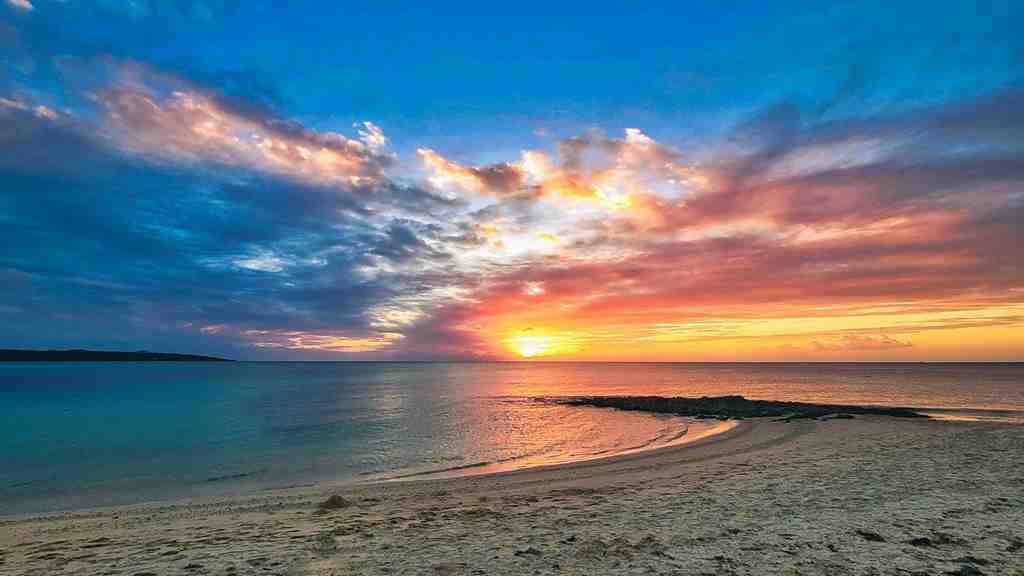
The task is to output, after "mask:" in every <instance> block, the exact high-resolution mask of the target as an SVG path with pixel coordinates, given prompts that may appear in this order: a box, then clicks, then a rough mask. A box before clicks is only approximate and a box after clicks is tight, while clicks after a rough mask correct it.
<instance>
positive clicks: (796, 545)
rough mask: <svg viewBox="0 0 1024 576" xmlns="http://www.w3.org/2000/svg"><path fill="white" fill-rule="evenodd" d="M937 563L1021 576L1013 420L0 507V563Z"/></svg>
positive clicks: (341, 569)
mask: <svg viewBox="0 0 1024 576" xmlns="http://www.w3.org/2000/svg"><path fill="white" fill-rule="evenodd" d="M335 493H337V494H341V495H342V496H343V497H344V498H345V499H346V501H347V502H349V503H350V504H349V505H347V506H345V507H343V508H341V509H338V510H334V511H331V512H329V513H323V514H319V513H317V512H316V507H317V504H318V503H320V502H322V501H323V500H324V499H325V498H326V497H327V496H328V495H329V494H335ZM945 573H952V574H1020V575H1024V426H1015V425H1008V424H992V423H978V422H938V421H907V420H898V419H892V418H887V417H858V418H856V419H853V420H828V421H813V420H812V421H799V422H790V423H781V422H766V421H750V422H744V423H742V424H741V425H740V426H738V427H736V428H734V429H732V430H730V431H728V432H725V433H723V434H720V435H718V436H714V437H711V438H706V439H704V440H700V441H697V442H695V443H693V444H690V445H684V446H679V447H672V448H666V449H662V450H657V451H652V452H644V453H638V454H631V455H626V456H620V457H616V458H611V459H606V460H598V461H590V462H583V463H576V464H569V465H562V466H556V467H551V468H542V469H530V470H523V471H518V472H510V473H503V474H497V475H490V476H476V477H462V478H455V479H445V480H420V481H415V482H391V483H384V484H375V485H361V486H335V487H329V486H318V487H306V488H292V489H288V490H279V491H273V492H266V493H263V494H260V495H258V496H248V497H239V498H235V499H222V500H219V501H190V502H182V503H174V504H165V505H145V506H134V507H122V508H113V509H105V510H98V511H90V512H74V513H64V514H56V515H48V516H45V517H40V518H16V519H10V518H8V519H5V520H0V574H4V575H6V574H41V575H42V574H45V575H49V574H111V575H113V574H123V575H128V576H131V575H136V576H138V575H162V574H289V575H299V574H339V575H340V574H389V575H391V574H427V575H442V574H481V575H482V574H945Z"/></svg>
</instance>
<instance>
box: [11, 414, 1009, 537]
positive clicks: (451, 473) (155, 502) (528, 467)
mask: <svg viewBox="0 0 1024 576" xmlns="http://www.w3.org/2000/svg"><path fill="white" fill-rule="evenodd" d="M735 399H739V400H740V401H741V402H742V403H743V404H755V405H756V404H762V405H769V408H770V409H771V410H776V409H779V407H783V408H786V407H792V406H808V407H812V408H815V409H821V408H823V407H825V408H828V409H829V410H826V411H825V412H820V411H816V412H813V413H812V414H811V415H809V416H808V415H799V414H798V415H796V416H792V415H791V416H788V417H785V418H782V419H781V420H780V421H784V422H790V421H799V420H802V419H806V418H809V419H812V420H828V419H831V418H833V417H836V416H837V415H838V417H839V418H845V417H847V416H846V415H845V411H848V410H849V409H853V410H855V411H856V410H868V412H863V413H860V414H859V415H858V416H857V417H859V418H863V417H864V416H865V415H867V416H870V415H872V414H874V415H876V416H877V415H882V416H884V417H892V418H904V417H906V415H905V413H907V412H911V411H912V412H914V413H916V414H914V417H921V419H931V420H933V421H941V422H978V423H995V424H1002V423H1010V424H1016V425H1022V424H1024V412H1022V411H1014V410H993V409H971V408H918V407H896V408H893V407H888V406H869V405H865V406H852V405H826V404H805V403H798V402H782V401H765V400H747V399H746V398H743V397H742V396H727V397H705V398H679V397H660V396H648V397H630V396H567V397H551V398H546V397H545V398H534V400H536V401H541V402H551V403H557V404H566V405H570V406H575V407H579V408H589V409H593V408H600V409H606V410H624V411H635V412H644V413H647V414H650V415H651V416H653V417H664V418H684V419H686V420H689V425H692V424H695V423H708V427H707V428H703V429H701V430H699V431H698V432H697V433H696V434H691V433H690V431H689V429H687V431H686V432H685V433H684V434H682V435H681V436H679V437H677V438H675V439H674V440H672V441H670V442H667V443H664V444H657V445H654V446H646V445H645V446H641V447H634V448H626V449H622V450H619V451H616V452H614V453H612V454H596V455H584V456H582V457H578V458H573V459H571V460H565V461H556V462H545V461H543V458H541V459H538V460H539V461H538V462H536V463H529V461H530V459H529V458H528V457H523V458H514V459H511V460H509V461H507V462H486V463H475V464H466V465H460V466H455V467H452V468H446V469H440V470H422V471H409V470H415V469H409V468H406V469H405V470H406V471H404V472H403V470H402V469H399V470H393V471H388V472H377V473H371V474H368V475H365V476H354V477H345V478H342V479H337V478H318V479H310V480H308V481H303V480H301V479H299V480H296V481H295V482H290V483H287V484H272V483H260V482H253V483H245V484H239V485H236V486H234V487H233V488H234V490H231V489H228V490H227V491H225V492H220V493H211V494H204V495H183V496H171V497H168V498H159V499H150V500H142V501H137V502H126V503H113V504H99V505H81V506H76V505H72V506H69V507H65V508H54V509H44V510H39V511H28V512H15V513H10V514H6V513H3V511H2V510H0V525H2V524H3V523H4V521H8V520H17V519H28V518H34V517H39V518H47V517H51V516H60V515H68V514H75V513H102V512H105V511H112V510H118V509H125V508H135V507H162V506H174V505H189V504H203V503H211V502H212V503H220V502H225V501H234V500H245V499H247V498H250V497H260V496H262V495H266V494H273V493H275V492H281V491H290V490H295V489H309V490H326V489H335V490H345V489H346V488H348V487H354V486H373V485H376V484H389V483H404V482H420V481H422V482H426V481H445V480H454V479H458V478H468V477H488V476H494V475H504V474H515V473H519V472H529V471H534V470H544V469H558V468H562V467H571V466H574V465H576V464H586V463H591V462H597V461H606V460H615V459H618V458H622V457H628V456H632V455H637V454H645V453H650V452H658V451H662V450H671V449H674V448H680V447H686V446H688V445H690V444H692V443H694V442H698V441H701V440H704V439H707V438H709V437H711V438H713V437H716V436H718V435H721V434H724V433H727V432H729V431H730V430H732V429H734V428H736V427H741V426H742V425H743V424H745V423H749V422H751V421H757V420H759V419H761V420H766V421H773V420H779V419H780V417H781V416H782V414H775V415H774V416H764V415H755V416H753V417H751V416H748V415H745V411H746V410H747V407H746V406H742V407H741V408H740V409H739V410H735V407H734V406H731V405H729V404H728V402H727V404H726V405H725V408H724V409H723V410H722V411H720V412H717V413H711V414H701V415H697V412H676V411H673V408H672V407H671V404H672V403H673V402H675V401H683V402H684V403H685V404H686V408H685V409H686V410H689V409H690V407H689V403H691V402H697V403H698V404H699V405H700V404H701V402H703V401H706V400H711V401H719V400H726V401H733V400H735ZM637 400H640V401H647V402H648V404H647V405H643V406H639V407H636V406H630V407H624V406H622V405H619V404H620V402H626V403H629V402H636V401H637ZM652 401H653V403H652ZM665 403H668V404H669V405H670V406H669V407H665V406H664V404H665ZM874 409H879V410H881V412H878V413H873V412H870V410H874ZM894 410H895V412H893V411H894ZM855 413H856V412H855ZM746 414H749V412H746ZM894 414H895V415H894ZM236 476H237V477H239V478H241V477H244V476H249V474H242V475H233V476H231V477H229V478H234V477H236ZM215 480H220V479H219V478H217V479H212V480H208V481H215Z"/></svg>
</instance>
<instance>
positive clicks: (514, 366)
mask: <svg viewBox="0 0 1024 576" xmlns="http://www.w3.org/2000/svg"><path fill="white" fill-rule="evenodd" d="M588 394H592V395H613V394H657V395H672V396H702V395H724V394H742V395H744V396H747V397H748V398H762V399H775V400H801V401H810V402H830V403H848V404H878V405H899V406H914V407H927V408H932V409H935V410H932V411H931V412H932V413H933V414H935V415H939V416H941V417H948V418H962V417H967V418H987V419H997V420H1011V421H1012V420H1018V421H1020V420H1022V418H1021V414H1024V364H637V363H623V364H610V363H609V364H601V363H493V364H491V363H398V362H396V363H343V362H338V363H314V362H310V363H303V362H296V363H287V362H283V363H256V362H252V363H250V362H235V363H102V362H101V363H91V362H84V363H8V364H0V410H2V417H0V515H4V514H19V513H28V512H42V511H49V510H60V509H72V508H83V507H94V506H102V505H111V504H126V503H135V502H144V501H153V500H167V499H175V498H182V497H195V496H216V495H223V494H236V493H245V492H251V491H258V490H262V489H266V488H275V487H283V486H292V485H300V484H310V483H317V482H324V481H363V480H379V479H385V478H399V477H402V478H404V477H410V476H417V475H424V474H437V473H445V472H447V473H453V472H454V473H475V472H486V471H491V470H495V469H510V468H517V467H525V466H533V465H543V464H552V463H560V462H567V461H573V460H580V459H586V458H594V457H602V456H608V455H614V454H617V453H622V452H626V451H631V450H638V449H645V448H652V447H658V446H663V445H667V444H670V443H673V442H678V441H679V440H680V439H684V438H685V437H686V436H687V435H693V434H694V433H696V432H699V431H701V430H704V429H706V428H707V427H708V426H709V424H707V423H702V422H700V421H693V420H690V419H685V418H675V417H666V416H656V415H651V414H644V413H632V412H621V411H615V410H609V409H599V408H584V407H567V406H560V405H554V404H550V403H545V402H538V401H536V398H539V397H551V396H572V395H588Z"/></svg>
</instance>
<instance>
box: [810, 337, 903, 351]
mask: <svg viewBox="0 0 1024 576" xmlns="http://www.w3.org/2000/svg"><path fill="white" fill-rule="evenodd" d="M913 346H914V345H913V344H911V343H910V342H906V341H903V340H896V339H895V338H892V337H891V336H885V335H881V336H870V335H867V334H844V335H842V336H839V337H838V338H835V339H832V340H825V341H819V340H815V341H813V342H811V347H813V348H814V349H815V350H816V351H818V352H847V351H862V350H899V349H903V348H911V347H913Z"/></svg>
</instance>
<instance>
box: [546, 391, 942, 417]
mask: <svg viewBox="0 0 1024 576" xmlns="http://www.w3.org/2000/svg"><path fill="white" fill-rule="evenodd" d="M540 400H541V401H546V402H554V403H556V404H564V405H568V406H597V407H600V408H618V409H619V410H636V411H641V412H658V413H662V414H676V415H679V416H691V417H696V418H718V419H727V418H763V417H772V418H780V419H782V421H785V422H789V421H792V420H800V419H805V418H822V417H828V416H831V417H838V418H847V417H852V415H854V414H861V415H864V414H870V415H877V416H896V417H900V418H927V416H925V415H923V414H919V413H918V412H915V411H914V409H912V408H896V407H885V406H845V405H839V404H807V403H803V402H776V401H772V400H747V399H746V398H744V397H743V396H704V397H702V398H669V397H664V396H580V397H572V398H555V399H547V400H545V399H540Z"/></svg>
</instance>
